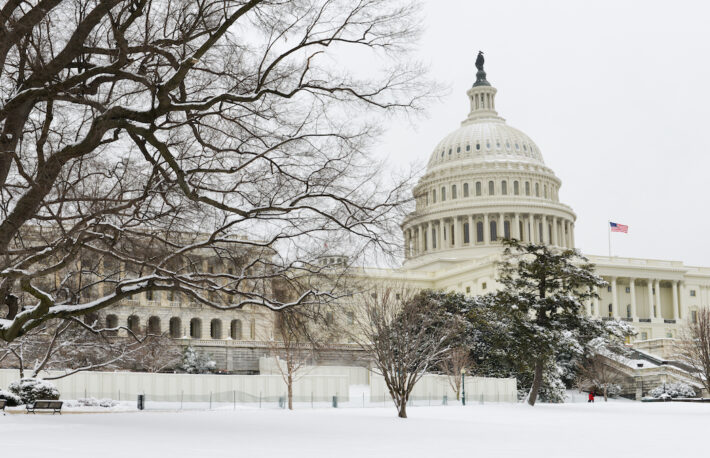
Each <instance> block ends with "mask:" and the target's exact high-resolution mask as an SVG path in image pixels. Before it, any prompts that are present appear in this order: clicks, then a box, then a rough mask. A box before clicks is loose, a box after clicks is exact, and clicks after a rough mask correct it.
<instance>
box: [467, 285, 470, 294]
mask: <svg viewBox="0 0 710 458" xmlns="http://www.w3.org/2000/svg"><path fill="white" fill-rule="evenodd" d="M466 294H471V287H470V286H467V287H466Z"/></svg>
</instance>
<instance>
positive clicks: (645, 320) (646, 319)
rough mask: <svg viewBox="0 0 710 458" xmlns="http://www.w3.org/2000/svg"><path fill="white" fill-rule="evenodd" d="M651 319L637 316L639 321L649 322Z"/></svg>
mask: <svg viewBox="0 0 710 458" xmlns="http://www.w3.org/2000/svg"><path fill="white" fill-rule="evenodd" d="M650 322H651V319H650V318H639V323H650Z"/></svg>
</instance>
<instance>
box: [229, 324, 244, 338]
mask: <svg viewBox="0 0 710 458" xmlns="http://www.w3.org/2000/svg"><path fill="white" fill-rule="evenodd" d="M229 337H231V338H232V340H242V320H232V322H231V323H230V325H229Z"/></svg>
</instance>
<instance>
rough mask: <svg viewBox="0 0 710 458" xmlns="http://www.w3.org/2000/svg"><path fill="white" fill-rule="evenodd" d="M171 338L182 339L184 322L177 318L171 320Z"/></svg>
mask: <svg viewBox="0 0 710 458" xmlns="http://www.w3.org/2000/svg"><path fill="white" fill-rule="evenodd" d="M170 337H172V338H173V339H179V338H180V337H182V322H181V321H180V318H178V317H176V316H174V317H172V318H170Z"/></svg>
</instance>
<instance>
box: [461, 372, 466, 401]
mask: <svg viewBox="0 0 710 458" xmlns="http://www.w3.org/2000/svg"><path fill="white" fill-rule="evenodd" d="M461 405H462V406H465V405H466V369H465V368H463V367H462V368H461Z"/></svg>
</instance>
